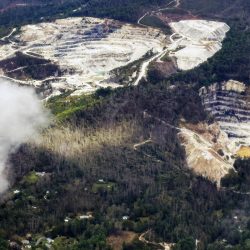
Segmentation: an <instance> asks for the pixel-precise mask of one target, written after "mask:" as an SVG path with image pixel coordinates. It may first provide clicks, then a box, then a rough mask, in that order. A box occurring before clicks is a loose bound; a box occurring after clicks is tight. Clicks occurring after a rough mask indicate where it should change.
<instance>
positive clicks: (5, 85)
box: [0, 80, 49, 193]
mask: <svg viewBox="0 0 250 250" xmlns="http://www.w3.org/2000/svg"><path fill="white" fill-rule="evenodd" d="M48 117H49V116H48V112H46V111H45V110H44V108H43V105H42V103H41V101H40V100H39V99H38V97H37V96H36V94H35V92H34V91H33V90H32V89H31V88H27V87H19V86H17V85H15V84H11V83H9V82H7V81H2V80H0V193H2V192H3V191H5V190H6V189H7V188H8V180H7V176H6V172H7V171H6V168H7V167H8V166H7V161H8V156H9V154H10V153H12V152H14V151H15V150H16V149H17V148H18V147H19V146H20V145H21V144H22V143H24V142H27V141H28V140H30V139H31V138H34V137H36V136H37V135H38V133H39V131H40V129H42V128H44V127H45V126H47V125H48V120H49V119H48Z"/></svg>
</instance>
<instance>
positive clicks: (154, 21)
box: [141, 15, 172, 34]
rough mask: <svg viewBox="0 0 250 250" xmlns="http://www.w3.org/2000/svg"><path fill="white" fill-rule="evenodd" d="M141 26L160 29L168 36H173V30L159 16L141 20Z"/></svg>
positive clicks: (150, 16)
mask: <svg viewBox="0 0 250 250" xmlns="http://www.w3.org/2000/svg"><path fill="white" fill-rule="evenodd" d="M141 24H143V25H147V26H152V27H155V28H158V29H160V30H162V31H163V32H164V33H166V34H172V31H171V28H170V27H169V26H168V25H167V24H165V23H164V22H163V21H162V20H161V19H159V18H158V17H157V16H152V15H146V16H145V17H144V18H143V19H142V20H141Z"/></svg>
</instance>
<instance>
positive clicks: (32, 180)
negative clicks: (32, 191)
mask: <svg viewBox="0 0 250 250" xmlns="http://www.w3.org/2000/svg"><path fill="white" fill-rule="evenodd" d="M38 180H39V176H38V175H37V174H36V172H34V171H32V172H30V173H28V174H27V175H26V176H25V177H24V179H23V181H24V183H25V184H27V185H33V184H36V183H37V182H38Z"/></svg>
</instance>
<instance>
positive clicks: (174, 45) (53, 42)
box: [0, 17, 229, 98]
mask: <svg viewBox="0 0 250 250" xmlns="http://www.w3.org/2000/svg"><path fill="white" fill-rule="evenodd" d="M170 25H171V27H172V29H173V31H174V34H173V35H172V36H170V37H169V36H167V35H166V34H164V33H163V32H162V31H160V30H159V29H156V28H150V27H145V26H141V25H131V24H125V23H121V22H119V21H115V20H110V19H98V18H91V17H83V18H80V17H79V18H67V19H58V20H55V21H53V22H44V23H39V24H34V25H26V26H23V27H21V29H20V31H19V32H17V31H16V30H13V32H12V33H11V34H10V35H9V36H6V37H5V38H4V39H2V40H1V43H0V76H2V77H5V78H8V79H9V80H12V81H14V82H16V83H18V84H21V85H31V86H34V87H36V88H37V89H38V92H39V93H40V94H41V97H42V98H48V97H51V96H54V95H59V94H61V93H64V92H65V91H72V95H80V94H84V93H91V92H94V91H95V90H97V89H98V88H100V87H112V88H116V87H120V86H124V85H129V84H134V85H137V84H138V83H139V82H140V80H141V79H142V78H144V77H146V75H147V70H148V67H149V66H150V63H151V62H153V61H157V62H159V63H162V64H163V63H164V62H163V61H161V58H162V57H163V56H164V55H166V54H168V55H169V56H171V57H173V58H176V60H177V64H178V67H179V69H184V70H185V69H191V68H193V67H195V66H197V65H199V64H200V63H202V62H204V61H206V60H207V58H209V57H211V56H212V55H213V54H214V53H215V52H217V51H218V50H219V49H220V48H221V41H222V40H223V39H224V37H225V35H226V32H227V31H228V29H229V27H228V26H227V25H226V24H225V23H220V22H212V21H211V22H210V21H202V20H185V21H179V22H173V23H171V24H170ZM128 67H129V70H127V68H128ZM123 68H126V70H127V71H126V76H125V77H123V78H122V79H125V78H126V79H128V80H127V81H124V80H120V81H118V78H119V76H118V77H117V75H115V74H114V72H116V73H117V72H118V74H121V72H122V70H123ZM116 69H119V70H118V71H116Z"/></svg>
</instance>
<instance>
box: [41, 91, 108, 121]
mask: <svg viewBox="0 0 250 250" xmlns="http://www.w3.org/2000/svg"><path fill="white" fill-rule="evenodd" d="M111 92H112V90H111V89H110V88H106V89H102V88H101V89H99V90H97V91H96V92H95V93H93V94H90V95H81V96H71V93H72V92H67V93H65V94H62V95H60V96H56V97H53V98H51V99H49V100H48V102H47V103H46V107H47V108H48V109H50V110H51V112H52V114H53V115H55V116H56V118H57V119H58V120H60V121H62V120H65V119H66V118H69V117H70V116H72V115H73V114H74V113H75V112H77V111H79V110H83V109H87V108H90V107H93V106H94V105H96V104H98V103H101V101H103V99H104V97H105V96H107V95H109V94H111Z"/></svg>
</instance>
